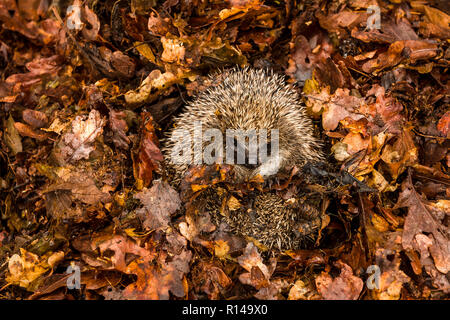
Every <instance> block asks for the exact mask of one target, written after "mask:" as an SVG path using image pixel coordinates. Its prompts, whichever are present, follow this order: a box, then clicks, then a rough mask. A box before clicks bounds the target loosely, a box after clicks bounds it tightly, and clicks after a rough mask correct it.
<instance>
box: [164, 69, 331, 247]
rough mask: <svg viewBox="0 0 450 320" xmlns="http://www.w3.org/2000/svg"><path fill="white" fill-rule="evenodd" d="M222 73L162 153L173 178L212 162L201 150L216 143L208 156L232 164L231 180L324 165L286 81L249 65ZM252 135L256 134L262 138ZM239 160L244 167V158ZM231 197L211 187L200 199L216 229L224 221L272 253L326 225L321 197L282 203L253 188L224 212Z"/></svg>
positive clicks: (180, 123)
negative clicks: (172, 171)
mask: <svg viewBox="0 0 450 320" xmlns="http://www.w3.org/2000/svg"><path fill="white" fill-rule="evenodd" d="M218 76H220V79H219V80H218V81H217V82H218V84H216V85H212V86H210V87H209V88H208V89H207V90H205V91H204V92H202V93H200V94H199V95H198V96H197V97H196V98H195V99H194V100H193V101H191V102H190V103H189V104H188V105H187V106H186V108H185V110H184V111H183V112H182V114H181V115H180V116H178V117H177V118H176V119H175V124H174V128H173V129H172V130H171V131H170V132H169V134H168V136H167V139H166V142H165V146H164V148H163V152H164V155H165V158H166V161H168V164H169V166H170V167H171V168H173V169H174V171H175V176H176V178H174V181H179V180H180V179H182V178H183V176H184V175H185V174H186V172H187V170H188V168H189V167H190V166H191V165H192V164H201V163H202V160H203V161H204V162H206V164H211V163H209V162H208V161H205V159H206V156H205V155H204V154H202V152H203V151H204V150H209V151H210V150H211V145H212V144H213V146H214V148H213V149H214V151H213V152H212V153H211V152H209V154H210V155H211V157H212V158H213V162H216V163H231V164H232V167H233V172H234V176H233V177H234V178H233V179H234V183H242V182H245V181H249V180H251V179H254V178H255V177H257V176H259V177H261V178H262V179H264V180H265V181H266V180H268V179H271V177H273V176H274V175H276V174H277V173H280V172H290V171H291V169H292V168H293V167H294V166H295V167H297V168H302V167H304V166H305V165H306V164H308V163H319V162H321V161H323V158H324V156H323V153H322V151H321V143H320V141H319V140H318V139H317V138H315V137H314V135H313V125H312V121H311V119H310V118H309V117H308V116H307V115H306V112H305V109H304V107H303V106H302V105H301V103H300V100H299V96H298V94H297V92H296V91H295V89H294V88H292V87H291V86H289V85H287V84H286V83H285V82H284V79H283V77H282V76H280V75H277V74H274V73H273V72H271V71H267V70H255V69H248V68H246V69H232V70H228V71H225V72H224V73H223V74H221V75H216V76H215V77H216V78H217V77H218ZM212 80H213V81H214V78H212ZM230 132H231V133H232V134H230ZM249 132H250V133H252V132H256V136H257V137H258V139H256V138H255V136H254V135H252V134H249ZM242 133H243V134H242ZM263 133H264V134H263ZM205 137H206V138H205ZM211 137H213V138H211ZM210 138H211V139H210ZM211 141H213V142H214V143H212V142H211ZM208 145H209V146H210V149H208ZM260 151H265V153H263V152H261V153H260ZM199 152H200V154H201V155H200V156H198V153H199ZM240 155H241V158H240V159H241V160H242V158H243V159H244V160H245V161H244V162H242V161H239V156H240ZM261 155H262V156H261ZM226 197H230V195H229V194H227V193H226V192H223V191H222V192H217V190H215V189H214V188H208V189H207V190H204V191H202V194H201V195H200V196H199V197H197V200H196V201H198V204H199V205H201V206H202V207H203V208H204V209H205V210H208V212H209V213H210V214H211V216H212V220H213V222H214V223H215V224H216V225H219V224H221V223H223V222H225V223H226V224H227V225H228V226H229V227H230V228H231V230H232V231H233V232H235V233H237V234H239V235H241V236H246V237H251V238H253V239H255V240H257V241H259V242H260V243H261V244H263V245H265V246H266V247H268V248H269V249H279V250H287V249H296V248H299V247H300V246H301V244H302V241H303V240H304V239H305V238H306V237H311V235H312V234H313V233H314V232H316V230H317V229H318V228H319V227H320V225H321V218H320V213H319V209H318V208H319V204H318V203H319V202H320V199H319V198H318V197H316V196H311V197H308V199H306V200H302V199H301V198H300V197H295V196H294V198H293V199H292V198H291V199H287V200H285V199H284V198H282V197H281V196H279V195H277V194H275V193H273V192H256V191H255V192H252V195H251V196H250V195H249V196H248V197H246V198H245V199H242V201H241V202H243V205H241V206H239V208H238V209H234V210H232V209H230V210H225V212H224V210H223V203H224V199H225V198H226ZM225 200H226V199H225Z"/></svg>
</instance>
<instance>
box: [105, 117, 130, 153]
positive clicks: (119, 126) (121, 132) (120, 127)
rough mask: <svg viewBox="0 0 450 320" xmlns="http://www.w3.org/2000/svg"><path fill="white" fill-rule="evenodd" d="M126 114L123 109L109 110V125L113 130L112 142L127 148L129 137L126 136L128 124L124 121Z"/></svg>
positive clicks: (119, 146) (118, 146)
mask: <svg viewBox="0 0 450 320" xmlns="http://www.w3.org/2000/svg"><path fill="white" fill-rule="evenodd" d="M125 118H126V114H125V112H123V111H115V110H111V111H110V112H109V126H110V128H111V130H112V132H113V138H112V139H113V142H114V145H115V146H116V147H117V148H122V149H124V150H127V149H128V148H129V144H130V142H131V141H130V139H129V138H128V137H127V134H126V132H127V131H128V125H127V122H126V121H125Z"/></svg>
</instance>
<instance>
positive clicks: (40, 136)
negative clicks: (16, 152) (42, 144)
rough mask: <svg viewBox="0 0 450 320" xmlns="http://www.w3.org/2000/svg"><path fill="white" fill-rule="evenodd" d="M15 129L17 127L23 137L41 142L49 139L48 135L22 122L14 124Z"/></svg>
mask: <svg viewBox="0 0 450 320" xmlns="http://www.w3.org/2000/svg"><path fill="white" fill-rule="evenodd" d="M14 127H16V129H17V131H18V132H19V134H20V135H21V136H23V137H30V138H33V139H36V140H39V141H44V140H46V139H47V137H48V136H47V133H45V132H43V131H41V130H39V129H37V130H35V129H33V128H32V127H31V126H29V125H27V124H25V123H22V122H16V123H14Z"/></svg>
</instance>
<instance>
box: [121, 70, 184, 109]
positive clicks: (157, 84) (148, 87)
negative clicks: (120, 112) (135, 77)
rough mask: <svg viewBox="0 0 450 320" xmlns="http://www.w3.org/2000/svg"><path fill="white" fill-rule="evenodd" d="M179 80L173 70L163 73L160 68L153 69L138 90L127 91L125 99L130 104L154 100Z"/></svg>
mask: <svg viewBox="0 0 450 320" xmlns="http://www.w3.org/2000/svg"><path fill="white" fill-rule="evenodd" d="M177 81H179V79H178V78H177V77H176V76H175V75H174V74H173V73H172V72H165V73H161V71H159V70H153V71H152V72H150V74H149V75H148V76H147V78H145V79H144V81H142V83H141V85H140V86H139V88H138V89H137V90H131V91H128V92H127V93H125V101H126V102H127V103H128V104H130V105H138V104H142V103H149V102H153V101H154V100H156V98H157V97H159V96H160V95H161V93H162V92H163V91H165V90H167V89H168V88H169V87H170V86H171V85H172V84H174V83H176V82H177Z"/></svg>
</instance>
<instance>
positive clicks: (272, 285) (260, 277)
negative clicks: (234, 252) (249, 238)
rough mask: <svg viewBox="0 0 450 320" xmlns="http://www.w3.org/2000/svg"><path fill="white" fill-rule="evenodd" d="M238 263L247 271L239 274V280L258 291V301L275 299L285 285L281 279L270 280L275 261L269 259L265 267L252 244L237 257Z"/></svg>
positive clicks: (256, 295)
mask: <svg viewBox="0 0 450 320" xmlns="http://www.w3.org/2000/svg"><path fill="white" fill-rule="evenodd" d="M238 262H239V264H240V265H241V266H242V267H243V268H244V269H245V270H247V271H248V272H247V273H243V274H241V275H240V276H239V280H240V281H241V282H242V283H244V284H248V285H251V286H253V287H255V288H256V289H258V292H257V293H256V294H255V297H256V298H258V299H270V300H274V299H277V298H278V293H279V291H280V290H281V289H282V288H284V287H285V286H286V285H287V284H286V283H285V282H284V281H283V280H281V279H276V280H273V281H271V280H270V278H271V276H272V273H273V272H274V271H275V267H276V265H277V260H276V259H275V258H271V259H270V260H269V265H265V264H264V263H263V259H262V257H261V255H260V254H259V252H258V248H257V247H256V246H255V245H254V244H253V243H252V242H249V243H248V244H247V247H246V248H245V250H244V253H243V254H242V255H241V256H240V257H238Z"/></svg>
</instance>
